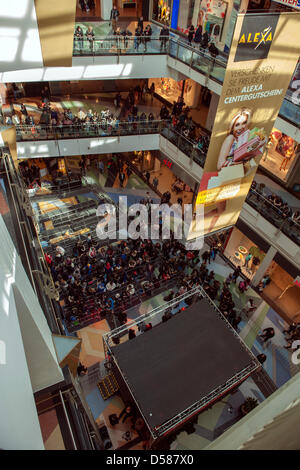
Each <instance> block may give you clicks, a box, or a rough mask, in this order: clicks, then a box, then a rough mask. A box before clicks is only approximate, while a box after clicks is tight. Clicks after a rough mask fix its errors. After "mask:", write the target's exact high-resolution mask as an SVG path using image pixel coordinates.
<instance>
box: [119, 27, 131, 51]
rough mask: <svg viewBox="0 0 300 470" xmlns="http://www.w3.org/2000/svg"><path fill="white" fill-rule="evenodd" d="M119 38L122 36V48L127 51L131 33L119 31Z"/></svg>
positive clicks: (126, 30) (127, 30)
mask: <svg viewBox="0 0 300 470" xmlns="http://www.w3.org/2000/svg"><path fill="white" fill-rule="evenodd" d="M121 36H123V42H124V48H125V49H127V47H128V45H129V44H130V41H131V39H130V38H131V36H132V32H131V31H129V29H126V28H125V29H124V30H123V31H121Z"/></svg>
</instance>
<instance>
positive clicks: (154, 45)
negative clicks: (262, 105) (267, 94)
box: [73, 34, 300, 127]
mask: <svg viewBox="0 0 300 470" xmlns="http://www.w3.org/2000/svg"><path fill="white" fill-rule="evenodd" d="M130 54H143V55H144V54H147V55H153V54H167V55H169V56H170V57H172V58H174V59H176V60H180V61H181V62H183V63H184V64H186V65H188V66H189V67H191V68H193V69H194V70H197V71H198V72H200V73H202V74H203V75H205V76H206V77H207V79H208V78H210V79H212V80H214V81H216V82H218V83H220V84H221V85H222V84H223V82H224V77H225V71H226V66H227V58H228V56H227V55H225V54H224V53H219V56H218V58H216V57H214V56H212V55H211V54H210V53H209V52H208V50H207V49H203V48H201V47H197V48H196V47H193V46H192V45H190V44H188V43H187V42H185V41H184V40H183V39H182V38H180V37H179V36H177V35H174V34H171V35H170V36H169V38H168V39H167V40H166V41H164V42H163V41H162V40H161V39H160V38H154V37H151V38H150V40H148V41H145V38H144V37H139V36H125V37H124V36H122V35H121V36H118V35H115V36H106V37H104V36H103V37H99V36H96V37H94V39H93V41H89V40H88V39H87V38H86V37H84V38H83V39H82V40H77V39H74V48H73V55H74V56H78V55H79V56H102V55H118V56H120V55H130ZM294 92H295V89H293V88H292V86H291V85H290V87H289V88H288V91H287V93H286V96H285V98H284V100H283V103H282V106H281V109H280V111H279V115H280V116H282V117H283V118H284V119H287V120H288V121H290V122H291V123H293V124H294V125H296V126H297V127H299V122H300V106H299V103H298V104H297V103H296V102H295V100H293V99H292V95H293V93H294Z"/></svg>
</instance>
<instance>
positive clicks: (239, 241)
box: [224, 227, 265, 279]
mask: <svg viewBox="0 0 300 470" xmlns="http://www.w3.org/2000/svg"><path fill="white" fill-rule="evenodd" d="M224 255H225V256H226V257H227V258H228V259H229V260H230V261H231V262H232V263H233V264H234V265H235V266H240V267H241V269H242V272H243V274H244V275H245V276H246V277H247V278H249V279H252V278H253V277H254V275H255V273H256V271H257V270H258V268H259V266H260V264H261V262H262V261H263V259H264V257H265V251H263V250H261V249H260V248H259V247H258V246H257V245H256V244H255V243H254V242H253V241H252V240H251V239H250V238H248V237H247V235H245V234H244V233H242V232H241V231H240V230H238V229H237V228H236V227H234V228H233V230H232V232H231V234H230V236H229V238H228V240H227V243H226V246H225V248H224Z"/></svg>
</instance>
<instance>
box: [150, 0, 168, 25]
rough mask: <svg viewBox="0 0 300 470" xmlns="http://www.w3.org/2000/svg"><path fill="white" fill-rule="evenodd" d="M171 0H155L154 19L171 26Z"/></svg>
mask: <svg viewBox="0 0 300 470" xmlns="http://www.w3.org/2000/svg"><path fill="white" fill-rule="evenodd" d="M171 3H172V2H171V0H153V13H152V19H153V20H155V21H158V22H159V23H162V24H166V25H167V26H170V21H171V6H172V5H171Z"/></svg>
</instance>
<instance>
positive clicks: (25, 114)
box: [20, 104, 28, 116]
mask: <svg viewBox="0 0 300 470" xmlns="http://www.w3.org/2000/svg"><path fill="white" fill-rule="evenodd" d="M20 111H21V113H22V114H23V116H28V112H27V109H26V106H25V104H21V109H20Z"/></svg>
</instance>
